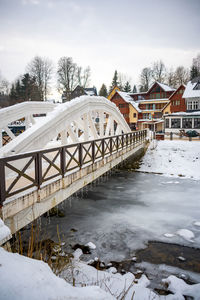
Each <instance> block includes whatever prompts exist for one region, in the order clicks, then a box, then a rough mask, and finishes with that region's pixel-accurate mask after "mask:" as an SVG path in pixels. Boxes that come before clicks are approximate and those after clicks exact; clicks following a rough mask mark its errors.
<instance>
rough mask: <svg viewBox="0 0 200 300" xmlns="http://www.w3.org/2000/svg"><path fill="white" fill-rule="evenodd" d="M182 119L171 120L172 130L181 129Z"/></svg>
mask: <svg viewBox="0 0 200 300" xmlns="http://www.w3.org/2000/svg"><path fill="white" fill-rule="evenodd" d="M180 126H181V122H180V119H171V128H180Z"/></svg>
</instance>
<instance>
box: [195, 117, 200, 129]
mask: <svg viewBox="0 0 200 300" xmlns="http://www.w3.org/2000/svg"><path fill="white" fill-rule="evenodd" d="M194 128H200V118H194Z"/></svg>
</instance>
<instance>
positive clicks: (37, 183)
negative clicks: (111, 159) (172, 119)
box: [0, 130, 147, 206]
mask: <svg viewBox="0 0 200 300" xmlns="http://www.w3.org/2000/svg"><path fill="white" fill-rule="evenodd" d="M146 136H147V131H146V130H142V131H136V132H130V133H126V134H121V135H117V136H110V137H105V138H101V139H96V140H92V141H87V142H82V143H78V144H70V145H66V146H60V147H57V148H52V149H47V150H40V151H34V152H30V153H24V154H18V155H13V156H9V157H5V158H0V174H1V177H0V206H2V205H3V202H4V201H5V200H6V199H7V198H8V197H11V196H13V195H15V194H18V193H20V192H23V191H25V190H28V189H30V188H34V187H35V188H37V189H39V188H40V187H41V186H42V184H44V183H46V182H47V183H48V182H49V181H50V180H54V179H55V180H56V179H59V178H62V177H64V176H67V174H69V173H70V172H73V171H76V170H79V169H81V168H83V167H84V166H86V165H89V164H93V163H94V162H96V161H97V160H100V159H103V158H104V157H106V156H109V155H111V154H113V153H114V152H118V151H120V150H122V149H124V148H126V147H129V146H133V147H135V146H136V145H138V144H140V143H142V142H143V141H144V140H145V139H146Z"/></svg>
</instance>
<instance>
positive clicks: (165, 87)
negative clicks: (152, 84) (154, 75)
mask: <svg viewBox="0 0 200 300" xmlns="http://www.w3.org/2000/svg"><path fill="white" fill-rule="evenodd" d="M156 83H157V84H158V85H159V86H160V87H161V88H162V89H163V90H164V91H165V92H173V91H175V89H174V88H172V87H170V86H168V85H166V84H164V83H160V82H158V81H156Z"/></svg>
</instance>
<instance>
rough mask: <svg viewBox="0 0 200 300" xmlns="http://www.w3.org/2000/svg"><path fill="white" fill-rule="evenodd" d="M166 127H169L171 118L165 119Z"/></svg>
mask: <svg viewBox="0 0 200 300" xmlns="http://www.w3.org/2000/svg"><path fill="white" fill-rule="evenodd" d="M165 128H169V119H165Z"/></svg>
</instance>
